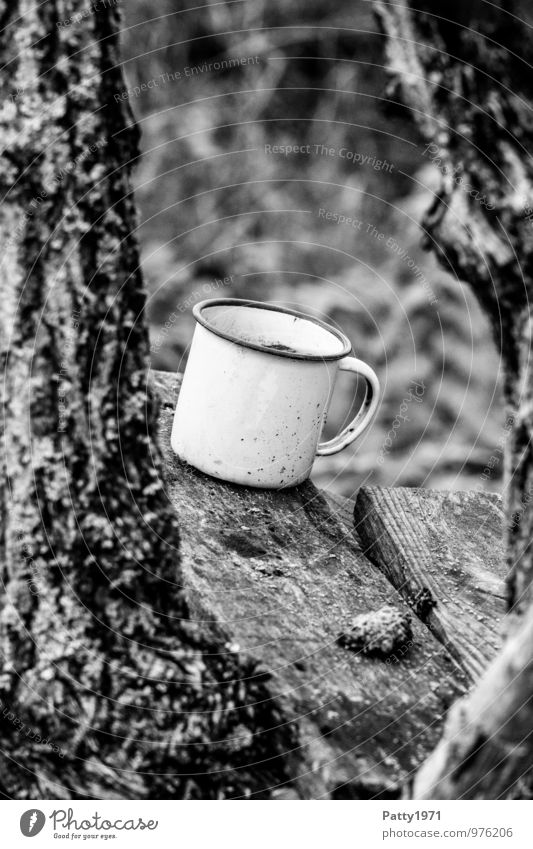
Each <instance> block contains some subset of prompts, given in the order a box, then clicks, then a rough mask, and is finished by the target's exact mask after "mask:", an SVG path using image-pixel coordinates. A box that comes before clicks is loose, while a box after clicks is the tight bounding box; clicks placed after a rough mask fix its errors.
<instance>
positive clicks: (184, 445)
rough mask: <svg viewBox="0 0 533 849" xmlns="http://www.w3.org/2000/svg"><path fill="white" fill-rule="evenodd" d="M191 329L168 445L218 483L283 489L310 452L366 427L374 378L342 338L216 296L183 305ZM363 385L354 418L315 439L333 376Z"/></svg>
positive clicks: (331, 450) (301, 317)
mask: <svg viewBox="0 0 533 849" xmlns="http://www.w3.org/2000/svg"><path fill="white" fill-rule="evenodd" d="M193 314H194V317H195V318H196V321H197V325H196V328H195V331H194V336H193V341H192V345H191V350H190V353H189V359H188V362H187V367H186V369H185V374H184V377H183V383H182V386H181V390H180V394H179V398H178V403H177V406H176V412H175V415H174V425H173V428H172V439H171V442H172V448H173V449H174V451H175V452H176V454H177V455H178V456H179V457H180V458H181V459H182V460H185V461H186V462H187V463H190V465H192V466H195V468H197V469H200V471H202V472H206V473H207V474H208V475H213V476H214V477H216V478H221V479H222V480H226V481H231V482H233V483H238V484H245V485H247V486H255V487H262V488H272V489H284V488H285V487H288V486H294V485H295V484H298V483H301V482H302V481H304V480H306V479H307V478H308V477H309V475H310V473H311V469H312V466H313V461H314V458H315V456H316V455H317V454H319V455H323V454H335V453H337V451H342V449H343V448H346V446H347V445H350V444H351V443H352V442H354V440H356V439H357V438H358V437H359V436H361V434H362V433H363V431H365V430H366V428H367V427H368V425H369V424H370V421H371V419H372V417H373V415H374V413H375V410H376V407H377V404H378V396H379V382H378V379H377V377H376V375H375V374H374V372H373V371H372V369H371V368H370V366H368V365H367V364H366V363H364V362H362V361H361V360H358V359H356V358H355V357H353V356H349V355H350V353H351V345H350V342H349V341H348V339H347V338H346V336H344V334H343V333H340V332H339V331H338V330H336V329H335V328H334V327H330V326H329V325H328V324H325V323H324V322H322V321H319V320H318V319H316V318H313V317H311V316H308V315H305V314H304V313H300V312H295V311H294V310H289V309H284V308H282V307H277V306H275V305H274V304H267V303H261V302H258V301H243V300H237V299H234V298H220V299H215V300H209V301H203V302H202V303H199V304H197V305H196V306H195V307H194V309H193ZM339 369H340V370H341V371H351V372H355V374H357V375H360V376H361V377H362V378H364V380H365V382H366V395H365V399H364V401H363V404H362V406H361V409H360V410H359V412H358V414H357V415H356V417H355V418H354V420H353V421H352V422H351V423H350V424H349V425H348V426H347V427H345V428H344V430H343V431H342V432H341V433H339V434H338V436H336V437H335V438H334V439H330V440H329V442H321V443H319V439H320V433H321V431H322V427H323V424H324V422H325V419H326V415H327V411H328V407H329V402H330V399H331V396H332V394H333V388H334V386H335V379H336V377H337V372H338V371H339Z"/></svg>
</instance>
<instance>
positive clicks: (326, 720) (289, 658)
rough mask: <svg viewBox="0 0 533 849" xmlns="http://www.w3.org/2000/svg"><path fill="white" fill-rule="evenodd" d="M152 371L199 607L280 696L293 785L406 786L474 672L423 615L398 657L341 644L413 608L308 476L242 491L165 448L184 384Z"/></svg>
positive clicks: (362, 789)
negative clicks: (357, 630)
mask: <svg viewBox="0 0 533 849" xmlns="http://www.w3.org/2000/svg"><path fill="white" fill-rule="evenodd" d="M153 379H154V382H155V385H156V387H158V388H159V391H160V393H161V394H162V397H163V399H164V403H163V407H162V410H161V417H160V433H161V443H162V447H163V451H164V456H165V463H166V489H167V493H168V497H169V499H170V500H171V502H172V503H173V505H174V506H175V509H176V513H177V518H178V521H179V526H180V532H181V551H182V569H183V574H184V580H185V581H186V585H187V591H188V594H189V599H190V604H191V608H192V610H193V612H194V613H195V615H196V616H197V618H198V619H200V620H201V621H202V623H204V627H205V626H206V624H207V623H208V622H209V623H210V625H211V626H212V627H214V628H217V629H219V631H220V630H221V631H222V632H223V633H224V634H225V636H226V642H227V645H228V651H233V650H237V647H238V650H240V651H241V652H243V653H245V654H246V655H248V656H251V657H253V658H256V659H257V660H258V661H260V663H261V666H262V668H263V669H266V670H267V671H268V672H269V673H270V675H271V678H270V681H269V684H268V687H269V691H270V693H271V698H272V699H273V700H275V702H276V703H277V704H278V705H279V710H280V715H281V716H283V718H284V719H283V721H284V722H288V723H290V724H291V725H292V726H293V727H294V729H295V731H296V736H297V744H296V745H295V751H294V752H292V753H287V754H286V758H287V761H288V763H289V764H291V765H290V766H289V768H288V771H289V773H290V774H291V775H292V777H293V785H294V786H295V787H296V792H297V794H298V795H299V796H301V797H303V798H318V797H328V796H329V797H334V798H344V797H353V798H368V797H372V796H374V795H383V796H395V795H397V794H398V793H399V787H400V785H401V784H402V783H403V782H404V781H405V780H406V779H407V778H408V777H409V776H410V775H411V774H413V773H414V771H416V769H417V767H418V766H419V764H420V763H421V762H422V761H423V760H424V758H425V757H426V756H427V754H428V752H429V751H430V750H431V749H432V748H433V747H434V745H435V744H436V742H437V740H438V738H439V735H440V729H441V724H442V718H443V715H444V713H445V712H446V710H447V708H448V707H449V705H450V704H451V703H452V702H453V701H454V700H455V699H456V697H457V696H458V695H460V694H461V693H462V692H464V687H465V676H464V675H463V673H462V672H461V670H460V669H459V668H458V666H457V664H456V663H455V662H454V661H453V659H452V658H451V656H450V654H449V653H448V652H447V651H446V649H445V648H444V647H443V646H442V644H441V643H440V642H439V641H438V640H437V639H435V637H434V635H433V634H432V633H431V632H430V631H429V630H428V629H427V628H426V627H425V626H424V625H423V624H422V623H421V622H420V621H418V620H417V619H416V617H414V618H413V635H414V636H413V644H412V645H411V646H406V647H405V651H404V653H403V654H401V655H400V656H399V657H397V658H396V659H394V658H392V659H391V658H389V659H388V660H387V661H386V660H380V659H375V658H371V657H367V656H364V655H362V654H361V653H356V652H353V651H350V650H348V649H345V648H341V647H340V646H339V645H337V642H336V639H337V636H338V634H339V632H340V631H341V630H343V629H344V628H346V627H348V626H349V624H350V622H351V620H352V619H353V618H354V616H356V615H358V614H360V613H365V612H368V611H369V610H375V609H377V608H379V607H381V606H382V605H384V604H395V605H397V606H398V607H399V608H400V609H402V610H406V608H407V605H406V603H405V602H404V601H403V600H402V599H401V597H400V595H399V594H398V593H397V592H396V590H395V589H394V588H393V587H392V586H391V584H390V583H389V581H388V580H387V579H386V578H385V577H384V576H383V575H382V574H381V572H380V571H379V570H378V569H377V568H376V567H375V566H374V565H373V564H372V563H370V562H369V560H368V559H367V558H366V557H364V556H363V554H362V552H361V548H360V545H359V543H358V541H357V539H356V538H355V535H354V532H353V523H352V522H347V521H346V510H344V518H343V517H342V515H339V516H337V515H336V512H337V511H336V510H334V509H332V506H331V505H332V504H333V505H334V504H335V502H334V501H332V502H330V504H328V502H327V500H326V499H325V498H324V496H323V495H322V494H321V493H320V492H318V491H317V490H316V489H315V488H314V487H313V485H312V484H310V483H307V484H305V485H304V486H301V487H298V488H295V489H292V490H286V491H283V492H273V491H265V490H254V489H247V488H244V487H237V486H233V485H231V484H225V483H222V482H220V481H216V480H214V479H211V478H209V477H207V476H205V475H202V474H201V473H199V472H196V471H195V470H194V469H192V468H191V467H189V466H186V465H185V464H183V463H181V462H180V461H178V460H177V458H176V457H175V456H174V454H173V453H172V450H171V448H170V428H171V423H172V410H173V407H174V403H175V397H176V391H177V388H178V381H177V379H176V378H174V377H172V376H168V375H165V374H163V373H156V374H155V375H154V376H153ZM258 769H261V766H260V765H259V766H258Z"/></svg>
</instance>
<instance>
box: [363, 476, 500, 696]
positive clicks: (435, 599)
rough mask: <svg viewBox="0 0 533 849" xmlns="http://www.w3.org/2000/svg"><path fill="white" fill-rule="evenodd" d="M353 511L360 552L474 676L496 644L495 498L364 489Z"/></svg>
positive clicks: (497, 540)
mask: <svg viewBox="0 0 533 849" xmlns="http://www.w3.org/2000/svg"><path fill="white" fill-rule="evenodd" d="M354 515H355V525H356V530H357V532H358V533H359V535H360V537H361V540H362V542H363V544H364V551H365V553H366V554H367V555H368V556H369V557H370V558H371V559H373V560H374V562H375V563H376V564H377V565H378V566H379V568H380V569H381V570H382V572H383V574H384V575H385V576H386V577H387V578H388V579H389V581H390V582H391V583H392V584H393V586H395V587H396V588H397V589H398V591H399V592H400V593H401V595H402V596H403V598H404V599H405V600H406V601H407V602H408V604H410V605H411V607H412V608H413V609H414V610H415V612H416V613H417V615H418V616H419V618H421V619H422V621H424V622H425V623H426V625H427V626H428V628H430V629H431V630H432V631H433V633H434V634H435V636H436V637H437V638H438V639H439V640H441V641H442V643H443V644H444V645H445V646H446V647H447V649H448V650H449V651H450V653H451V654H452V655H453V656H454V657H455V658H456V659H457V660H458V661H459V662H460V663H461V665H462V666H463V668H464V669H465V671H466V672H467V673H468V675H469V677H470V678H471V679H472V680H475V679H477V678H478V677H479V676H480V675H481V673H482V672H483V670H484V669H485V667H486V666H487V664H488V663H489V661H490V660H492V658H493V657H494V656H495V654H496V653H497V651H498V650H499V649H500V647H501V645H502V636H501V632H502V629H501V628H500V620H501V619H502V617H503V616H504V615H505V583H504V581H505V565H504V553H503V541H502V532H501V526H502V517H503V514H502V506H501V499H500V498H499V496H497V495H494V494H484V493H475V492H436V491H432V490H423V489H409V488H406V487H398V488H394V489H382V488H378V487H364V488H362V489H361V491H360V492H359V494H358V498H357V502H356V506H355V513H354ZM433 605H434V606H433Z"/></svg>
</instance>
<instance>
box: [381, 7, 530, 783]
mask: <svg viewBox="0 0 533 849" xmlns="http://www.w3.org/2000/svg"><path fill="white" fill-rule="evenodd" d="M374 6H375V9H376V12H377V16H378V20H379V21H380V24H381V26H382V29H383V31H384V34H385V35H386V45H387V54H388V61H389V66H390V69H391V71H392V73H393V80H394V83H395V85H396V95H395V99H397V100H399V101H401V102H402V103H404V104H405V105H406V106H407V107H408V108H409V109H410V111H411V114H412V116H413V119H414V121H415V123H416V124H417V126H418V128H419V130H420V131H421V133H422V136H423V138H424V139H425V143H426V144H425V149H424V147H423V148H422V149H421V153H423V154H424V155H425V157H426V160H425V161H429V160H431V161H433V162H434V164H435V165H436V166H437V167H438V168H439V170H440V171H441V173H442V174H443V177H442V182H441V189H440V192H439V194H438V196H437V197H436V199H435V202H434V203H433V205H432V207H431V209H430V210H429V211H428V213H427V215H426V218H425V221H424V227H425V232H426V242H427V245H428V246H429V247H430V248H431V249H433V250H434V251H435V252H436V253H437V255H438V256H439V257H440V260H441V262H442V263H443V265H444V266H445V267H446V268H448V270H449V271H451V272H452V273H453V274H455V275H456V276H457V278H458V279H459V280H462V281H466V282H467V283H468V284H469V285H470V286H472V288H473V290H474V291H475V293H476V295H477V297H478V298H479V300H480V302H481V304H482V306H483V307H484V309H485V311H486V312H487V314H488V316H489V318H490V320H491V323H492V328H493V332H494V338H495V340H496V343H497V344H498V346H499V347H500V349H501V352H502V360H503V364H504V369H505V390H506V395H507V402H508V405H509V417H510V420H511V421H512V422H513V424H512V428H511V430H510V438H509V439H508V445H507V480H506V487H505V500H506V508H505V509H506V552H507V564H508V568H509V570H510V572H509V578H508V583H507V587H508V602H509V606H510V608H511V609H512V610H513V612H514V613H516V614H518V616H517V617H515V620H516V627H518V628H519V630H518V632H517V634H516V636H515V637H514V640H515V642H514V643H513V644H512V645H513V649H510V648H509V646H508V647H507V648H506V650H505V654H504V655H502V657H501V658H500V660H499V661H498V666H497V667H495V668H496V669H498V670H499V671H500V672H501V673H502V675H504V673H505V671H506V670H507V671H508V670H509V665H508V661H509V656H510V652H511V654H513V652H514V654H515V655H516V662H517V663H518V662H521V663H523V664H525V666H524V667H523V670H522V671H521V673H520V674H519V675H518V676H515V677H514V678H509V677H507V679H502V680H508V681H509V682H510V686H511V687H512V689H513V693H512V697H511V696H510V697H509V698H508V699H506V700H505V701H504V702H503V703H502V705H501V708H502V710H508V711H513V710H514V708H515V707H516V705H517V704H520V705H521V704H524V705H525V711H526V713H525V714H524V712H521V713H520V717H519V719H520V722H519V724H518V726H517V729H516V731H517V734H518V736H519V737H520V739H519V740H518V739H517V740H514V739H513V740H511V739H510V738H509V736H508V728H509V725H510V723H512V722H513V721H514V719H515V715H514V713H512V712H509V713H507V714H506V715H505V717H504V716H502V714H501V713H500V712H495V713H494V714H493V715H492V719H491V721H490V722H488V721H486V718H487V716H489V715H490V712H491V707H490V705H491V700H492V699H493V697H494V693H495V692H496V691H493V693H492V694H491V690H490V686H489V684H490V685H494V682H495V681H496V680H497V676H496V675H495V674H494V671H492V672H490V671H489V672H488V673H487V676H488V677H487V678H484V679H483V682H482V685H481V688H480V689H479V690H477V691H475V693H474V695H473V696H472V697H471V698H470V699H468V700H467V701H466V702H465V703H464V705H462V707H461V710H460V712H459V711H456V713H455V715H454V718H453V717H452V721H451V723H450V727H449V731H448V734H447V735H446V740H445V741H444V743H443V747H444V749H445V754H443V748H442V747H440V749H439V752H438V753H437V754H436V756H435V758H433V759H431V760H430V762H429V764H428V765H427V767H426V769H425V770H424V774H423V777H421V779H420V782H419V783H418V784H417V787H416V788H415V792H420V793H421V794H422V795H424V796H431V795H434V796H435V797H437V798H438V797H443V796H446V797H452V798H454V797H456V796H458V795H462V796H479V797H483V796H485V797H487V798H491V797H492V795H493V794H496V795H498V794H502V795H505V794H513V793H514V792H515V791H516V782H517V780H518V777H519V776H520V775H521V773H522V772H523V770H524V764H525V763H527V758H528V755H529V763H530V764H531V741H530V738H529V736H528V735H524V734H522V732H523V731H524V729H525V728H526V726H527V723H529V728H531V726H532V725H533V711H532V708H531V697H532V689H531V674H530V672H529V671H528V670H529V667H530V664H531V651H532V648H531V643H530V644H529V645H528V643H527V633H528V632H527V628H525V625H519V622H520V619H519V616H520V614H524V613H526V614H527V613H528V610H529V609H530V608H531V605H532V604H533V583H532V582H533V548H532V542H531V541H532V539H533V499H532V496H533V453H532V452H533V441H532V437H533V379H532V373H531V337H532V334H531V329H532V307H531V304H532V295H533V283H532V280H533V276H532V272H533V209H532V205H533V201H532V198H533V159H532V158H531V150H532V141H533V108H532V106H533V75H532V73H531V66H532V63H533V38H532V32H533V30H532V28H531V23H532V21H533V10H532V9H531V4H530V3H527V2H525V1H524V0H514V2H507V3H505V4H504V3H503V2H496V3H485V2H481V0H470V2H462V3H452V4H450V3H442V2H429V0H428V1H427V2H420V3H416V4H414V3H413V4H412V6H413V8H411V6H410V4H409V3H407V2H406V0H398V2H394V3H388V2H384V0H374ZM415 7H416V11H415ZM393 97H394V96H393ZM460 176H462V177H463V178H464V183H463V184H462V185H461V184H460V183H459V178H460ZM528 658H529V660H528ZM528 664H529V666H528ZM487 682H489V683H487ZM511 682H512V683H511ZM500 683H501V682H500ZM480 700H481V701H482V702H483V705H484V708H485V710H484V713H483V715H481V714H480ZM458 717H459V719H458ZM526 719H527V721H526ZM517 722H518V717H517ZM487 729H488V730H490V733H489V734H488V736H487V733H486V732H487ZM524 747H525V748H524ZM524 753H525V758H524ZM498 762H499V767H498V766H497V764H498ZM489 763H490V764H494V769H492V768H491V769H490V770H488V771H487V764H489ZM498 770H499V778H498V780H495V774H496V773H497V772H498ZM446 771H447V772H446ZM502 777H503V778H502ZM432 784H433V787H432Z"/></svg>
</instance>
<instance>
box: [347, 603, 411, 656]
mask: <svg viewBox="0 0 533 849" xmlns="http://www.w3.org/2000/svg"><path fill="white" fill-rule="evenodd" d="M412 640H413V631H412V628H411V617H410V615H409V614H408V613H404V612H403V611H402V610H400V609H399V608H397V607H393V606H392V605H389V604H386V605H384V606H383V607H380V608H379V610H374V611H372V612H370V613H363V614H361V615H359V616H356V617H355V619H354V620H353V622H352V626H351V629H350V630H349V631H348V632H343V633H341V634H339V636H338V638H337V642H338V644H339V645H340V646H344V648H347V649H351V650H352V651H361V652H363V654H368V655H377V656H379V657H384V658H386V657H389V656H390V655H392V654H394V653H396V652H398V651H400V650H402V649H404V648H407V647H409V645H412Z"/></svg>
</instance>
